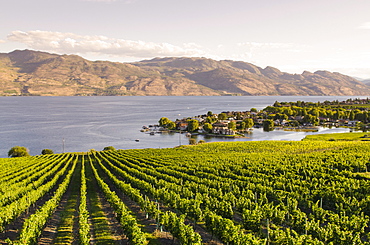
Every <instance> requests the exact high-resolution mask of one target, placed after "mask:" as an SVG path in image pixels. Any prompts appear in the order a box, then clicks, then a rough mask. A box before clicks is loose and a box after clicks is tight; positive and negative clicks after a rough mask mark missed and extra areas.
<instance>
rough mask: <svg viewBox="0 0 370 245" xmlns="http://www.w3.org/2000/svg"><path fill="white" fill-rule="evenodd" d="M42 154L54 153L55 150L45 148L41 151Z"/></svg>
mask: <svg viewBox="0 0 370 245" xmlns="http://www.w3.org/2000/svg"><path fill="white" fill-rule="evenodd" d="M41 154H42V155H47V154H54V151H53V150H50V149H43V150H42V151H41Z"/></svg>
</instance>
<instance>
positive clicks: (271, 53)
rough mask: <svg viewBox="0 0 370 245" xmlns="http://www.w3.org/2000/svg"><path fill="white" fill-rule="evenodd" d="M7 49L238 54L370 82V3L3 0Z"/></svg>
mask: <svg viewBox="0 0 370 245" xmlns="http://www.w3.org/2000/svg"><path fill="white" fill-rule="evenodd" d="M0 9H1V10H2V11H1V12H2V13H1V14H0V23H2V26H1V28H0V53H8V52H11V51H13V50H16V49H20V50H23V49H31V50H39V51H46V52H50V53H57V54H76V55H80V56H82V57H84V58H86V59H89V60H109V61H118V62H133V61H140V60H146V59H152V58H154V57H182V56H186V57H206V58H211V59H215V60H225V59H228V60H237V61H245V62H249V63H252V64H254V65H257V66H260V67H262V68H264V67H266V66H273V67H276V68H278V69H279V70H281V71H284V72H289V73H299V74H300V73H302V72H303V71H311V72H314V71H316V70H328V71H331V72H340V73H343V74H346V75H350V76H354V77H357V78H361V79H370V1H368V0H227V1H226V0H186V1H185V0H11V1H10V0H0Z"/></svg>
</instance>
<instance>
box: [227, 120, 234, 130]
mask: <svg viewBox="0 0 370 245" xmlns="http://www.w3.org/2000/svg"><path fill="white" fill-rule="evenodd" d="M227 127H228V128H229V129H231V130H235V129H236V123H235V122H234V121H231V122H229V124H228V125H227Z"/></svg>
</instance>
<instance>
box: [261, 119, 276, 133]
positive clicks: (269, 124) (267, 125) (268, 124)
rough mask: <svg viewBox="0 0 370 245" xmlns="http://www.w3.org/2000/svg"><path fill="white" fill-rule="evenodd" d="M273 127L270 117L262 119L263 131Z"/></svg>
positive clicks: (270, 129)
mask: <svg viewBox="0 0 370 245" xmlns="http://www.w3.org/2000/svg"><path fill="white" fill-rule="evenodd" d="M273 129H274V121H272V120H271V119H266V120H265V121H263V130H264V131H267V132H268V131H272V130H273Z"/></svg>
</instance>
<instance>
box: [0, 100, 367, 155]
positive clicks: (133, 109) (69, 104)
mask: <svg viewBox="0 0 370 245" xmlns="http://www.w3.org/2000/svg"><path fill="white" fill-rule="evenodd" d="M348 98H365V97H361V96H250V97H249V96H212V97H206V96H124V97H121V96H117V97H105V96H103V97H0V109H1V115H0V157H7V153H8V151H9V149H10V148H11V147H13V146H16V145H19V146H25V147H27V148H28V149H29V150H30V154H31V155H39V154H41V151H42V150H43V149H52V150H53V151H54V152H55V153H61V152H63V151H64V152H86V151H89V150H90V149H95V150H102V149H103V148H104V147H105V146H114V147H115V148H116V149H134V148H167V147H174V146H177V145H179V144H188V138H186V137H185V135H180V134H172V135H169V134H167V135H154V136H151V135H149V134H145V133H142V132H140V129H141V127H142V126H143V125H146V126H147V125H149V124H157V123H158V120H159V118H160V117H168V118H169V119H171V120H175V119H177V118H183V117H191V116H196V115H201V114H206V113H207V112H208V111H212V112H213V113H220V112H222V111H247V110H250V109H251V108H257V109H258V110H260V109H263V108H265V107H266V106H268V105H272V104H273V103H274V102H275V101H297V100H301V101H310V102H317V101H325V100H329V101H332V100H336V99H338V100H346V99H348ZM345 131H348V129H343V128H340V129H330V130H329V129H321V130H320V132H319V133H335V132H345ZM307 134H312V133H304V132H286V131H277V130H275V131H272V132H263V131H262V130H261V129H255V130H254V132H253V134H252V135H251V136H250V138H248V139H221V138H210V139H204V140H205V141H206V142H211V141H221V140H224V141H237V140H301V139H302V138H304V137H305V135H307ZM136 139H139V142H136V141H135V140H136ZM199 139H203V138H202V137H199V138H198V140H199Z"/></svg>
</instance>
